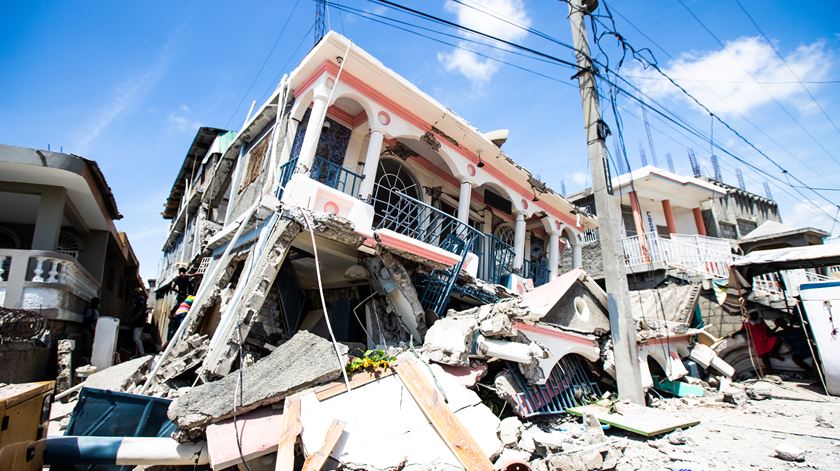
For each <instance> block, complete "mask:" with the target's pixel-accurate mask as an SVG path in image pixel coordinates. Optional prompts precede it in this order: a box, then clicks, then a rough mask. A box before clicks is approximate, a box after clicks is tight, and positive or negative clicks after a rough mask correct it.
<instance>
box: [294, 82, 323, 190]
mask: <svg viewBox="0 0 840 471" xmlns="http://www.w3.org/2000/svg"><path fill="white" fill-rule="evenodd" d="M327 99H328V97H327V96H326V95H322V94H316V95H315V98H313V101H312V111H310V112H309V122H307V123H306V134H305V135H304V136H303V142H302V143H301V146H300V156H299V157H298V165H303V166H304V168H306V169H307V174H308V173H309V170H308V169H310V168H312V162H313V161H314V160H315V151H316V150H317V149H318V139H320V138H321V128H322V127H323V126H324V118H326V117H327Z"/></svg>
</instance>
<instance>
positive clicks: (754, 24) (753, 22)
mask: <svg viewBox="0 0 840 471" xmlns="http://www.w3.org/2000/svg"><path fill="white" fill-rule="evenodd" d="M735 3H736V4H738V7H740V8H741V11H743V12H744V15H746V16H747V18H749V20H750V22H751V23H752V24H753V26H755V29H757V30H758V32H759V33H761V35H762V36H763V37H764V40H765V41H767V44H769V45H770V47H772V48H773V52H775V53H776V55H777V56H779V59H780V60H781V61H782V63H783V64H784V65H785V67H787V70H788V71H789V72H790V74H791V75H793V76H794V77H795V78H796V80H799V82H798V83H799V86H801V87H802V89H803V90H805V93H807V94H808V97H810V98H811V101H812V102H814V104H815V105H817V108H819V109H820V111H821V112H822V114H823V116H825V119H827V120H828V122H829V123H831V125H832V126H834V130H835V131H837V132H840V128H838V127H837V123H835V122H834V120H833V119H831V116H829V115H828V113H826V111H825V109H824V108H823V107H822V105H821V104H820V102H819V101H817V99H816V98H814V95H812V94H811V90H808V87H806V86H805V84H803V83H802V79H801V78H799V75H798V74H797V73H796V71H794V70H793V68H792V67H791V66H790V64H788V61H787V60H786V59H785V58H784V56H782V54H781V53H780V52H779V50H778V49H776V46H775V45H774V44H773V41H771V40H770V38H769V37H767V34H765V33H764V30H762V29H761V27H760V26H758V23H757V22H756V21H755V19H754V18H753V17H752V15H750V12H748V11H747V9H746V8H744V5H742V4H741V2H740V1H739V0H735Z"/></svg>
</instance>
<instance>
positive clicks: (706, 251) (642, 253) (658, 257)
mask: <svg viewBox="0 0 840 471" xmlns="http://www.w3.org/2000/svg"><path fill="white" fill-rule="evenodd" d="M622 245H623V247H624V254H625V261H626V263H627V265H628V266H631V267H632V266H639V265H649V264H652V263H664V264H665V265H668V266H672V267H676V268H680V269H683V270H687V271H691V272H694V273H699V274H703V275H707V276H710V277H713V278H726V277H728V276H729V265H730V264H731V263H732V262H733V261H734V260H735V256H734V255H733V254H732V250H731V245H730V243H729V241H727V240H725V239H716V238H714V237H706V236H691V235H682V234H671V238H670V239H665V238H662V237H660V236H659V234H657V233H655V232H648V233H646V234H643V235H636V236H632V237H626V238H624V239H622Z"/></svg>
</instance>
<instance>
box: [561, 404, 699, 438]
mask: <svg viewBox="0 0 840 471" xmlns="http://www.w3.org/2000/svg"><path fill="white" fill-rule="evenodd" d="M617 408H618V411H617V412H615V413H610V411H609V408H608V407H607V406H605V405H599V404H590V405H587V406H580V407H572V408H570V409H566V410H567V411H568V412H570V413H572V414H575V415H586V414H592V415H594V416H595V417H596V418H597V419H598V421H600V422H601V423H604V424H609V425H610V426H611V427H616V428H620V429H622V430H627V431H628V432H633V433H635V434H638V435H642V436H645V437H652V436H655V435H662V434H663V433H668V432H670V431H673V430H676V429H678V428H686V427H691V426H694V425H697V424H699V423H700V421H699V420H695V419H687V418H684V417H679V416H675V415H674V414H673V413H671V412H665V411H662V410H659V409H652V408H650V407H645V406H641V405H637V404H618V405H617Z"/></svg>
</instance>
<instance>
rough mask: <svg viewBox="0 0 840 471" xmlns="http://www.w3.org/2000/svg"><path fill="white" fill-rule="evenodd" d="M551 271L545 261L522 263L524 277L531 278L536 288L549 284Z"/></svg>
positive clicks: (526, 261)
mask: <svg viewBox="0 0 840 471" xmlns="http://www.w3.org/2000/svg"><path fill="white" fill-rule="evenodd" d="M549 275H550V271H549V269H548V266H547V265H546V264H545V261H540V260H525V261H523V263H522V276H523V277H525V278H530V279H531V280H532V281H533V282H534V286H542V285H544V284H546V283H548V280H549Z"/></svg>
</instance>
